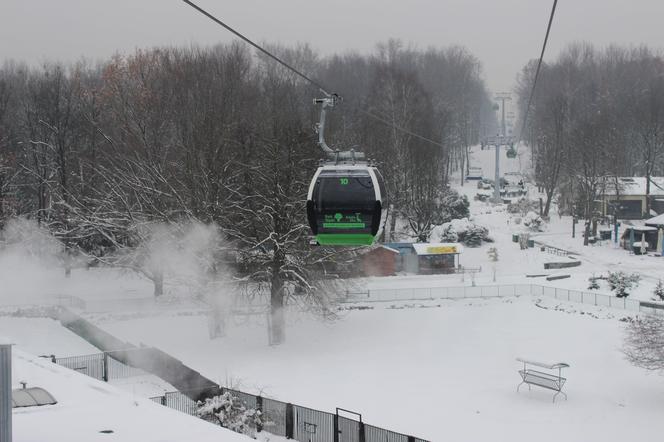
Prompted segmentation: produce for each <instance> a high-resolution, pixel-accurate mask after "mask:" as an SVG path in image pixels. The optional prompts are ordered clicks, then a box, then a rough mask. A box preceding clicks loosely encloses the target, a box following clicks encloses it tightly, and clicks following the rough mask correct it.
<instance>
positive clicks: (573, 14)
mask: <svg viewBox="0 0 664 442" xmlns="http://www.w3.org/2000/svg"><path fill="white" fill-rule="evenodd" d="M198 3H199V4H200V6H201V7H203V8H206V9H208V10H209V11H210V12H211V13H213V14H216V15H218V16H219V17H220V18H222V19H223V20H226V21H227V22H228V23H229V24H230V25H231V26H235V27H237V29H238V30H240V31H241V32H243V33H245V34H247V35H248V36H249V37H251V38H253V39H255V40H257V41H263V42H272V43H283V44H286V45H293V44H295V43H298V42H307V43H309V44H311V45H312V47H313V48H315V49H317V50H319V51H320V52H321V53H323V54H332V53H337V52H344V51H348V50H356V51H360V52H369V51H370V50H371V49H372V48H374V46H375V45H376V43H377V42H380V41H385V40H387V39H389V38H398V39H402V40H404V41H405V42H407V43H412V44H414V45H417V46H419V47H427V46H430V45H433V46H439V47H440V46H449V45H452V44H459V45H464V46H466V47H467V48H468V49H469V50H470V51H471V52H472V53H473V54H475V55H476V56H477V57H478V58H479V59H480V60H481V61H482V63H483V65H484V73H485V77H486V80H487V82H488V84H489V86H490V88H491V89H493V90H494V91H496V92H498V91H502V90H510V89H511V88H512V86H513V83H514V78H515V75H516V74H517V72H518V71H519V70H520V69H521V67H522V66H523V65H524V64H525V63H526V62H528V60H530V59H533V58H536V57H538V56H539V52H540V49H541V45H542V40H543V38H544V31H545V29H546V23H547V20H548V17H549V12H550V10H551V4H552V2H551V1H550V0H536V1H533V0H504V1H500V2H495V1H491V2H487V1H482V0H443V1H431V0H413V1H409V2H385V1H379V0H363V1H361V2H358V1H351V0H338V1H335V2H333V3H329V2H328V3H323V2H319V1H304V0H286V1H280V2H266V1H261V0H242V1H239V0H232V1H227V2H217V1H213V0H199V2H198ZM662 16H664V2H661V1H656V0H632V1H629V2H626V1H618V0H580V1H575V2H569V1H567V2H559V4H558V9H557V12H556V18H555V20H554V24H553V29H552V33H551V38H550V42H549V49H548V55H547V56H548V57H549V58H553V57H555V55H556V54H557V53H558V52H559V51H560V49H561V48H563V47H565V46H566V45H567V44H569V43H570V42H575V41H588V42H591V43H594V44H596V45H600V46H602V45H608V44H610V43H620V44H637V45H638V44H642V43H643V44H648V45H651V46H655V47H659V46H661V44H662V41H664V27H662V26H661V23H660V21H661V17H662ZM234 38H235V37H234V36H232V35H231V34H230V33H229V32H227V31H225V30H224V29H222V28H220V27H219V26H217V25H215V24H214V23H213V22H211V21H210V20H209V19H207V18H205V17H203V16H202V15H200V14H199V13H197V12H196V11H194V10H193V9H192V8H190V7H189V6H187V5H186V4H184V3H183V2H181V1H179V0H169V1H163V0H141V1H133V0H114V1H113V2H107V1H102V0H60V1H57V2H54V1H50V0H32V1H29V2H26V1H23V0H3V1H2V3H1V5H0V41H2V42H3V44H2V45H0V60H5V59H8V58H13V59H18V60H24V61H27V62H29V63H40V62H43V61H45V60H54V59H57V60H63V61H72V60H76V59H79V58H80V57H87V58H89V59H92V60H98V59H105V58H108V57H109V56H110V55H112V54H113V53H115V52H117V51H119V52H132V51H133V50H134V49H135V48H137V47H140V48H143V47H152V46H160V45H172V44H175V45H190V44H192V43H196V44H203V45H207V44H215V43H219V42H229V41H231V40H233V39H234Z"/></svg>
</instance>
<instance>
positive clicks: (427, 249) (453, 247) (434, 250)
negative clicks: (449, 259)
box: [413, 242, 463, 256]
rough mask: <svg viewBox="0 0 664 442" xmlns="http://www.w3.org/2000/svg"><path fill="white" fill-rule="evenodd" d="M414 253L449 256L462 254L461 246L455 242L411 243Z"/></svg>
mask: <svg viewBox="0 0 664 442" xmlns="http://www.w3.org/2000/svg"><path fill="white" fill-rule="evenodd" d="M413 249H415V253H417V254H418V255H420V256H424V255H450V254H458V253H461V252H463V246H462V245H461V244H459V243H457V242H436V243H413Z"/></svg>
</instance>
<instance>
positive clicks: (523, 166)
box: [442, 146, 664, 300]
mask: <svg viewBox="0 0 664 442" xmlns="http://www.w3.org/2000/svg"><path fill="white" fill-rule="evenodd" d="M529 158H530V157H529V151H528V148H527V147H525V146H521V147H520V148H519V154H518V156H517V158H514V159H509V158H506V156H505V155H504V153H501V171H504V172H518V173H521V174H523V175H524V176H529V174H530V159H529ZM494 164H495V154H494V151H493V150H479V149H478V148H475V149H474V150H473V152H472V156H471V166H479V167H482V168H483V170H484V174H485V176H488V178H493V170H494ZM501 173H502V172H501ZM456 188H457V190H459V191H460V192H461V193H462V194H465V195H467V196H468V199H469V200H470V201H471V207H470V212H471V217H472V221H473V222H475V223H477V224H480V225H482V226H484V227H487V228H488V229H489V231H490V234H491V236H492V237H493V239H494V240H495V243H494V244H485V245H484V246H483V247H480V248H468V247H466V248H465V250H464V253H463V254H462V255H461V263H462V264H463V265H466V266H468V267H479V266H481V267H482V272H481V273H480V274H479V275H478V279H477V282H478V283H490V282H491V281H492V264H491V263H490V262H489V260H488V257H487V250H488V248H489V247H492V246H495V247H496V248H497V249H498V253H499V261H498V263H497V264H496V269H497V283H504V284H512V283H536V284H542V285H550V286H556V287H561V288H569V289H575V290H586V289H587V288H588V284H589V281H588V278H590V277H592V276H601V275H606V274H607V272H608V271H609V270H611V271H616V270H622V271H625V272H627V273H639V274H640V275H641V282H640V284H639V286H638V287H636V288H634V289H633V290H632V291H631V296H632V297H633V298H635V299H642V300H651V299H652V296H653V295H652V291H653V289H654V286H655V284H656V283H657V281H658V280H659V279H660V278H661V279H664V257H661V256H655V255H654V254H650V255H645V256H640V255H633V254H630V253H629V252H627V251H626V250H623V249H620V248H617V247H616V246H615V244H614V243H611V242H610V241H606V242H603V243H602V244H601V245H596V246H583V238H582V232H581V230H582V228H583V226H582V225H581V224H577V226H576V237H575V238H572V218H571V217H568V216H563V217H560V216H558V214H557V212H556V210H555V208H554V209H553V210H552V211H551V219H550V221H549V223H546V224H545V225H544V226H543V230H544V231H543V232H530V231H529V230H528V229H527V228H526V227H524V226H523V225H522V224H516V218H519V217H521V215H510V214H509V213H507V211H506V207H505V205H501V206H495V205H493V204H491V203H483V202H479V201H473V198H474V196H475V194H476V193H477V192H478V190H477V188H476V182H474V181H471V182H467V183H465V184H464V185H463V186H459V185H458V183H457V186H456ZM528 189H529V195H528V198H529V199H532V200H535V201H536V200H537V199H538V198H539V197H540V196H541V197H542V198H543V197H544V195H539V194H537V189H536V188H535V187H534V186H532V185H530V186H528ZM521 232H529V233H530V235H531V238H532V239H534V240H535V241H537V242H538V243H542V244H546V245H549V246H552V247H557V248H560V249H563V250H567V251H569V252H571V253H572V254H573V255H574V256H575V257H577V258H578V259H579V260H580V261H581V262H582V264H581V266H579V267H573V268H568V269H561V270H555V271H551V270H549V271H545V270H544V263H545V262H554V261H565V260H568V259H569V258H567V257H561V256H557V255H552V254H548V253H546V252H542V251H540V249H539V248H537V247H536V248H534V249H528V250H520V248H519V245H518V244H517V243H514V242H512V234H513V233H521ZM543 273H546V274H549V275H552V274H554V273H555V274H569V275H570V278H568V279H561V280H556V281H552V282H547V281H546V280H545V279H544V278H536V279H530V278H525V275H526V274H543ZM442 279H444V278H442ZM447 279H448V280H449V279H450V278H447ZM445 284H448V283H445ZM599 291H600V292H601V293H605V294H610V290H609V287H608V286H607V284H606V283H605V282H602V281H600V290H599Z"/></svg>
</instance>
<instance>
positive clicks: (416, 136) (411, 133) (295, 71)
mask: <svg viewBox="0 0 664 442" xmlns="http://www.w3.org/2000/svg"><path fill="white" fill-rule="evenodd" d="M182 1H183V2H185V3H186V4H188V5H189V6H191V7H192V8H194V9H196V10H197V11H198V12H200V13H201V14H203V15H205V16H206V17H208V18H209V19H210V20H212V21H214V22H215V23H217V24H218V25H220V26H222V27H223V28H224V29H226V30H228V31H229V32H231V33H233V34H234V35H235V36H237V37H238V38H240V39H242V40H243V41H245V42H246V43H248V44H249V45H251V46H253V47H254V48H256V49H257V50H258V51H260V52H261V53H263V54H265V55H267V56H268V57H270V58H271V59H273V60H274V61H276V62H277V63H279V64H281V65H282V66H284V67H285V68H287V69H289V70H290V71H292V72H293V73H295V74H296V75H298V76H300V77H301V78H302V79H304V80H306V81H308V82H309V83H310V84H312V85H314V86H316V87H317V88H318V89H319V90H320V91H321V92H322V93H323V94H325V95H326V96H327V97H337V98H339V96H338V95H337V94H333V93H330V92H328V89H327V88H326V87H325V86H323V85H322V84H321V83H319V82H318V81H316V80H314V79H312V78H311V77H309V76H307V75H306V74H304V73H303V72H301V71H300V70H298V69H296V68H295V67H293V66H291V65H290V64H288V63H287V62H285V61H284V60H282V59H281V58H279V57H277V56H276V55H274V54H272V53H271V52H270V51H268V50H267V49H265V48H263V47H261V46H260V45H258V44H257V43H255V42H253V41H252V40H251V39H249V38H248V37H246V36H244V35H243V34H241V33H240V32H238V31H236V30H235V29H233V28H232V27H231V26H229V25H228V24H226V23H224V22H223V21H221V20H219V19H218V18H217V17H215V16H214V15H212V14H210V13H209V12H207V11H206V10H205V9H203V8H201V7H200V6H198V5H196V4H195V3H194V2H192V1H190V0H182ZM358 110H359V111H360V112H361V113H362V114H364V115H366V116H368V117H370V118H373V119H374V120H376V121H379V122H381V123H383V124H385V125H387V126H389V127H392V128H394V129H397V130H398V131H401V132H403V133H405V134H408V135H410V136H412V137H415V138H417V139H419V140H422V141H425V142H427V143H431V144H433V145H435V146H439V147H445V146H444V145H443V144H442V143H439V142H437V141H434V140H432V139H430V138H427V137H425V136H423V135H419V134H417V133H415V132H412V131H410V130H408V129H405V128H403V127H401V126H397V125H396V124H394V123H392V122H390V121H389V120H387V119H385V118H383V117H381V116H379V115H376V114H375V113H373V112H370V111H367V110H364V109H362V108H360V107H358Z"/></svg>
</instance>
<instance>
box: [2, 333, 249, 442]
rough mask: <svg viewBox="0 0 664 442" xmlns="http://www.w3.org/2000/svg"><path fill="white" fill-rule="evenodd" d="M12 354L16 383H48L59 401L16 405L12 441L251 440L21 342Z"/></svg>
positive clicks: (49, 388)
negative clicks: (78, 369)
mask: <svg viewBox="0 0 664 442" xmlns="http://www.w3.org/2000/svg"><path fill="white" fill-rule="evenodd" d="M12 360H13V370H12V384H13V386H14V388H20V385H19V382H21V381H25V382H27V383H28V387H42V388H44V389H46V390H47V391H48V392H49V393H51V394H52V395H53V396H54V397H55V399H56V400H57V401H58V403H57V404H55V405H44V406H41V407H27V408H16V409H14V410H13V437H14V441H16V442H42V441H49V442H78V441H80V442H92V441H109V440H112V441H126V442H136V441H142V442H143V441H145V442H148V441H154V442H169V441H172V442H182V441H188V440H196V441H210V442H212V441H214V442H219V441H229V442H231V441H238V442H240V441H247V440H250V439H248V438H247V437H245V436H242V435H240V434H238V433H233V432H231V431H229V430H226V429H223V428H221V427H218V426H215V425H211V424H209V423H207V422H205V421H202V420H200V419H198V418H196V417H193V416H188V415H186V414H183V413H180V412H178V411H175V410H171V409H169V408H167V407H164V406H162V405H159V404H156V403H154V402H152V401H150V400H149V399H144V398H141V397H137V396H135V395H132V394H130V393H127V392H125V391H122V390H119V389H118V388H116V387H114V386H113V385H109V384H107V383H104V382H100V381H97V380H95V379H92V378H90V377H87V376H85V375H83V374H80V373H76V372H75V371H72V370H69V369H66V368H64V367H60V366H58V365H56V364H53V363H51V362H50V361H49V360H47V359H43V358H39V357H36V356H32V355H30V354H29V353H26V352H24V351H22V350H20V347H19V346H17V348H14V350H13V358H12ZM109 432H110V433H109Z"/></svg>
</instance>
